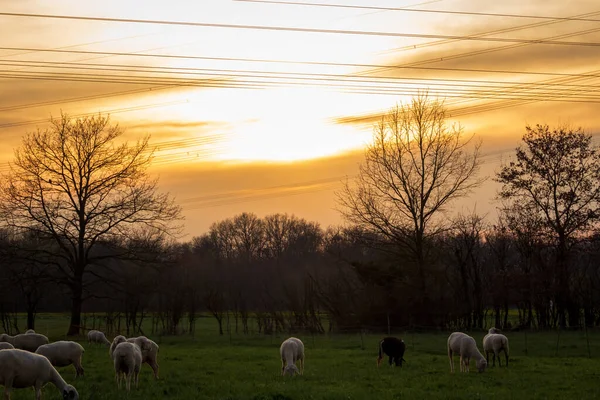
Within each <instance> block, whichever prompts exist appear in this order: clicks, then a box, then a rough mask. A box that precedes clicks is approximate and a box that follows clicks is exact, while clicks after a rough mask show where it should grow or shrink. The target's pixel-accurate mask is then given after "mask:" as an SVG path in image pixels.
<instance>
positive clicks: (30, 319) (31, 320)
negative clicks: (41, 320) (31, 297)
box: [27, 307, 35, 329]
mask: <svg viewBox="0 0 600 400" xmlns="http://www.w3.org/2000/svg"><path fill="white" fill-rule="evenodd" d="M27 329H35V311H34V309H32V308H30V307H27Z"/></svg>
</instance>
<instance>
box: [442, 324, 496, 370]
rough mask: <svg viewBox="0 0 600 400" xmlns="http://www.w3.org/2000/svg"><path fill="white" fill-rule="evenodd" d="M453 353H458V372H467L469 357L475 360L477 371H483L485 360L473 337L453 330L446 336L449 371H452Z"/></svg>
mask: <svg viewBox="0 0 600 400" xmlns="http://www.w3.org/2000/svg"><path fill="white" fill-rule="evenodd" d="M454 353H457V354H459V355H460V372H469V363H470V361H471V358H474V359H475V361H476V364H475V365H476V366H477V369H478V370H479V372H483V371H485V368H486V367H487V361H486V360H485V357H483V355H482V354H481V353H480V352H479V349H478V348H477V343H476V342H475V339H473V338H472V337H471V336H469V335H467V334H465V333H462V332H454V333H452V334H450V336H448V358H449V359H450V372H454V362H453V359H452V356H453V355H454Z"/></svg>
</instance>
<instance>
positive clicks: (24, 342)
mask: <svg viewBox="0 0 600 400" xmlns="http://www.w3.org/2000/svg"><path fill="white" fill-rule="evenodd" d="M0 342H8V343H10V344H12V345H13V346H14V347H15V349H21V350H27V351H30V352H32V353H35V351H36V350H37V348H38V347H40V346H41V345H44V344H48V343H50V341H49V340H48V338H47V337H46V336H44V335H40V334H39V333H20V334H18V335H15V336H10V335H7V334H6V333H3V334H1V335H0Z"/></svg>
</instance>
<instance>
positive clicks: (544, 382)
mask: <svg viewBox="0 0 600 400" xmlns="http://www.w3.org/2000/svg"><path fill="white" fill-rule="evenodd" d="M67 322H68V320H67V317H66V316H57V315H40V316H39V317H38V320H37V327H36V331H37V332H39V333H43V334H46V335H48V336H49V338H50V340H51V341H56V340H61V339H64V336H63V334H64V332H65V330H66V326H67ZM393 334H394V335H395V336H398V337H402V338H403V339H404V341H405V342H406V344H407V350H406V354H405V357H404V358H405V359H406V360H407V362H406V363H405V364H404V367H403V368H401V369H400V368H397V367H396V368H394V367H389V366H388V365H387V358H385V359H384V362H385V364H382V366H381V367H380V368H379V369H378V368H377V367H376V357H377V346H378V342H379V340H380V338H381V337H382V336H383V335H380V334H364V335H360V334H336V335H317V336H311V335H310V334H307V335H304V334H297V335H296V336H297V337H299V338H301V339H302V340H303V341H304V344H305V347H306V369H305V374H304V376H300V377H294V378H290V377H285V378H283V377H281V376H280V371H281V369H280V368H281V362H280V360H279V345H280V343H281V341H282V340H284V339H285V338H287V337H288V336H289V335H273V336H265V335H257V334H252V335H243V334H231V335H228V334H227V333H226V334H225V335H224V336H219V335H218V334H217V329H216V326H215V324H214V320H213V319H210V318H202V320H201V323H200V324H198V326H197V333H196V335H195V336H194V337H191V336H187V335H182V336H177V337H172V336H171V337H167V336H165V337H156V336H152V335H150V334H148V336H149V337H150V338H151V339H153V340H155V341H156V342H157V343H158V344H159V345H160V352H159V364H160V376H161V379H160V380H159V381H154V380H153V378H152V373H151V369H150V367H148V366H147V365H143V366H142V371H141V374H140V388H139V389H137V390H136V389H133V388H132V391H131V393H130V394H129V395H127V393H126V391H125V389H124V388H122V389H121V390H120V391H119V390H117V388H116V384H115V381H114V371H113V367H112V363H111V360H110V358H109V356H108V349H107V348H106V347H101V346H100V345H88V344H87V341H86V340H85V338H84V337H83V336H82V337H81V338H80V339H78V340H77V341H79V342H80V343H81V344H82V345H83V346H84V347H85V349H86V351H85V355H84V359H83V366H84V368H85V377H84V378H78V379H75V378H74V377H75V370H74V368H73V367H72V366H69V367H65V368H59V371H60V373H61V375H62V376H63V378H64V379H65V380H66V381H67V382H69V383H71V384H73V385H74V386H75V387H76V388H77V390H78V391H79V394H80V396H81V398H82V399H120V398H123V399H125V398H127V399H167V398H168V399H222V400H226V399H230V400H233V399H248V400H271V399H272V400H285V399H340V400H341V399H378V400H382V399H401V398H402V399H486V400H489V399H502V400H506V399H522V398H527V399H565V398H574V399H590V398H596V397H597V396H598V394H597V393H598V380H599V379H600V333H599V332H592V331H590V332H589V335H588V338H587V339H586V335H585V333H584V332H583V331H576V332H562V333H560V337H559V336H558V334H557V332H537V333H532V332H529V333H524V332H514V333H511V332H506V335H507V336H508V337H509V340H510V346H511V360H510V366H509V368H508V369H506V368H504V367H502V368H498V367H497V366H496V367H495V368H493V367H491V366H490V367H489V368H488V370H487V371H486V372H485V373H483V374H479V373H477V372H475V368H474V363H473V362H472V366H471V373H469V374H461V373H459V372H456V373H455V374H453V375H452V374H450V372H449V363H448V357H447V355H446V339H447V337H448V334H449V332H439V333H407V332H404V333H403V332H396V333H393ZM470 334H471V335H472V336H473V337H474V338H475V339H476V340H477V344H478V346H479V349H480V350H481V351H482V345H481V339H482V338H483V336H484V333H483V332H470ZM107 336H109V340H112V335H107ZM557 339H559V340H558V341H557ZM588 340H589V347H588ZM557 342H558V346H557ZM590 354H591V355H592V357H591V358H590V357H589V355H590ZM458 363H459V361H458V358H455V367H456V370H457V371H458ZM490 364H491V360H490ZM43 392H44V395H43V398H44V399H60V398H61V397H60V396H59V393H58V391H57V390H56V388H55V387H54V386H52V385H47V386H46V387H45V388H44V391H43ZM12 398H13V399H17V400H20V399H32V398H33V391H32V389H24V390H16V391H14V392H13V396H12Z"/></svg>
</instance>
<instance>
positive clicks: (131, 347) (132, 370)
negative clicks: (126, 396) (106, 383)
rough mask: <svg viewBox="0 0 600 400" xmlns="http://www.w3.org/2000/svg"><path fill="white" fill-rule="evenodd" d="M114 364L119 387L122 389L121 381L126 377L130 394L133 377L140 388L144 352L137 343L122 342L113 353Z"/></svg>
mask: <svg viewBox="0 0 600 400" xmlns="http://www.w3.org/2000/svg"><path fill="white" fill-rule="evenodd" d="M112 359H113V364H114V366H115V379H116V381H117V387H118V388H119V389H121V381H122V379H123V375H124V376H125V386H126V388H127V391H128V392H129V391H130V389H131V376H132V375H133V379H134V382H135V387H136V388H137V387H138V378H139V373H140V368H141V366H142V351H141V349H140V348H139V346H138V345H137V344H135V343H129V342H120V343H119V344H117V346H116V347H115V348H114V351H113V352H112Z"/></svg>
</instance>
